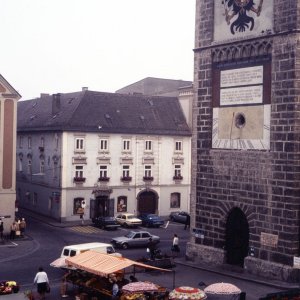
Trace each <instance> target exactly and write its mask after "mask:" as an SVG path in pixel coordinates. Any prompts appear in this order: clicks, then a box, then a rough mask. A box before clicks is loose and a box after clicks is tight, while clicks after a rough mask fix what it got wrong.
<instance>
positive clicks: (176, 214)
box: [169, 211, 190, 224]
mask: <svg viewBox="0 0 300 300" xmlns="http://www.w3.org/2000/svg"><path fill="white" fill-rule="evenodd" d="M189 216H190V214H189V213H187V212H185V211H173V212H171V213H170V216H169V220H170V221H173V222H178V223H182V224H186V220H187V218H188V217H189Z"/></svg>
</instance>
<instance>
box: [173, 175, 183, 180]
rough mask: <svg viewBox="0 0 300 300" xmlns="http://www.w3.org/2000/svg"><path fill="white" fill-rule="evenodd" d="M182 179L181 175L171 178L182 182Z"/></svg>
mask: <svg viewBox="0 0 300 300" xmlns="http://www.w3.org/2000/svg"><path fill="white" fill-rule="evenodd" d="M182 179H183V177H182V176H181V175H176V176H173V180H182Z"/></svg>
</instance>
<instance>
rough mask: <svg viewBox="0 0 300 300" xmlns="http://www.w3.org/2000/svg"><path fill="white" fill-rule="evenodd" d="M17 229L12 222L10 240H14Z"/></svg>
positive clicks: (15, 224)
mask: <svg viewBox="0 0 300 300" xmlns="http://www.w3.org/2000/svg"><path fill="white" fill-rule="evenodd" d="M17 229H18V225H17V223H16V222H13V223H12V224H11V226H10V239H11V240H14V239H15V238H16V231H17Z"/></svg>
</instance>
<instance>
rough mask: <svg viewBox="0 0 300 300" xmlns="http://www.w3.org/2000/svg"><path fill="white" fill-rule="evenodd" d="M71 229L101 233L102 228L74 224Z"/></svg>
mask: <svg viewBox="0 0 300 300" xmlns="http://www.w3.org/2000/svg"><path fill="white" fill-rule="evenodd" d="M70 230H72V231H75V232H80V233H88V234H92V233H100V232H101V231H102V230H101V229H99V228H96V227H93V226H74V227H70Z"/></svg>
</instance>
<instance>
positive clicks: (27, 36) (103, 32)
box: [0, 0, 195, 100]
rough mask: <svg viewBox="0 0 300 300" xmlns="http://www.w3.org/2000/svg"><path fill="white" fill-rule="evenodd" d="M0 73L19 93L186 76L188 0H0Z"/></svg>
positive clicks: (189, 75) (189, 65)
mask: <svg viewBox="0 0 300 300" xmlns="http://www.w3.org/2000/svg"><path fill="white" fill-rule="evenodd" d="M0 20H1V21H0V24H1V47H0V49H1V50H0V51H1V55H0V74H1V75H2V76H4V78H5V79H6V80H7V81H8V82H9V83H10V84H11V85H12V86H13V87H14V88H15V89H16V90H17V91H18V92H19V93H20V94H21V95H22V99H23V100H26V99H32V98H36V97H39V95H40V93H49V94H54V93H65V92H75V91H80V90H81V88H82V87H88V88H89V89H90V90H94V91H103V92H115V91H116V90H117V89H119V88H121V87H124V86H126V85H128V84H131V83H134V82H136V81H139V80H141V79H143V78H145V77H159V78H167V79H182V80H193V47H194V29H195V0H151V1H150V0H1V9H0Z"/></svg>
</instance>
